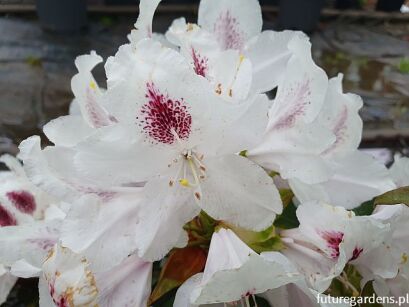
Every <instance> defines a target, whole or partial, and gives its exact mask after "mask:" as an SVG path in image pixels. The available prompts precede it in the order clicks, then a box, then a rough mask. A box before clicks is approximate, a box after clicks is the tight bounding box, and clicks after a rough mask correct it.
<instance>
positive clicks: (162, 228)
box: [135, 178, 200, 261]
mask: <svg viewBox="0 0 409 307" xmlns="http://www.w3.org/2000/svg"><path fill="white" fill-rule="evenodd" d="M169 180H170V179H167V178H165V179H154V180H151V181H149V182H148V183H147V184H146V186H145V187H144V193H145V197H144V199H143V200H142V204H143V207H142V208H141V212H140V214H139V217H140V223H139V224H138V228H137V231H136V238H135V240H136V242H137V244H138V255H139V256H140V257H141V258H143V259H146V260H150V261H155V260H159V259H161V258H163V257H164V256H165V255H166V254H167V253H168V252H169V250H171V249H172V248H174V247H176V245H177V246H178V247H182V246H181V244H182V243H184V245H186V243H187V240H188V237H187V234H186V233H185V231H184V230H183V226H184V225H185V224H186V223H187V222H188V221H190V220H191V219H193V218H194V217H195V216H196V215H198V214H199V212H200V208H199V207H198V206H196V205H195V201H194V200H193V195H192V191H191V190H190V189H189V188H185V187H182V186H181V185H179V184H174V185H173V186H170V185H169Z"/></svg>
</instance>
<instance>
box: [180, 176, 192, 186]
mask: <svg viewBox="0 0 409 307" xmlns="http://www.w3.org/2000/svg"><path fill="white" fill-rule="evenodd" d="M179 183H180V184H181V185H182V186H184V187H185V188H188V187H190V183H189V180H187V179H186V178H183V179H180V180H179Z"/></svg>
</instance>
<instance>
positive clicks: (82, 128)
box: [43, 115, 95, 147]
mask: <svg viewBox="0 0 409 307" xmlns="http://www.w3.org/2000/svg"><path fill="white" fill-rule="evenodd" d="M43 130H44V133H45V135H46V136H47V138H48V139H49V140H50V141H51V142H53V143H54V144H56V145H60V146H68V147H71V146H74V145H76V144H77V143H78V142H79V141H82V140H83V139H85V138H86V137H88V136H90V135H92V134H93V133H94V132H95V129H93V128H92V127H90V126H89V125H88V124H87V123H86V122H85V121H84V119H83V118H82V116H81V115H68V116H61V117H58V118H56V119H53V120H52V121H50V122H48V123H47V124H46V125H45V126H44V127H43Z"/></svg>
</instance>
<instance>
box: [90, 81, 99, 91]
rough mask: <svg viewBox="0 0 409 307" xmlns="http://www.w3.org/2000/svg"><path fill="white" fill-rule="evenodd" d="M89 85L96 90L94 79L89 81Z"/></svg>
mask: <svg viewBox="0 0 409 307" xmlns="http://www.w3.org/2000/svg"><path fill="white" fill-rule="evenodd" d="M89 87H90V88H92V89H93V90H96V89H97V85H96V84H95V82H94V81H91V82H90V83H89Z"/></svg>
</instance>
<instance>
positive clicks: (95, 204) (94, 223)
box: [61, 188, 141, 271]
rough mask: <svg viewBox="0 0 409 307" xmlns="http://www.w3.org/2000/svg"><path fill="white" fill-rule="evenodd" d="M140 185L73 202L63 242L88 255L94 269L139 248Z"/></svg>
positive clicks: (110, 266) (63, 231)
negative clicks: (109, 195)
mask: <svg viewBox="0 0 409 307" xmlns="http://www.w3.org/2000/svg"><path fill="white" fill-rule="evenodd" d="M139 189H140V188H129V192H123V193H118V194H116V195H114V196H113V198H112V199H111V200H110V201H107V202H102V201H101V200H100V199H98V198H97V197H96V196H91V195H89V196H84V197H82V198H81V199H79V200H78V201H77V202H74V203H73V204H72V206H71V209H70V211H69V212H68V214H67V217H66V218H65V220H64V221H63V225H62V229H61V242H62V245H63V246H66V247H68V248H70V249H71V250H72V251H74V252H76V253H81V254H83V255H84V256H86V257H87V259H88V260H90V262H91V266H92V269H93V270H97V271H101V270H102V269H109V268H112V267H113V266H115V265H117V264H119V263H120V262H121V261H122V260H123V259H125V258H126V257H127V256H128V255H129V254H131V253H132V252H134V251H135V250H136V248H137V242H136V241H135V232H136V227H137V226H136V225H137V223H138V222H139V217H138V211H139V208H138V206H140V204H139V202H140V198H141V196H140V192H139ZM133 190H134V191H133ZM113 242H115V244H113Z"/></svg>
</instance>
